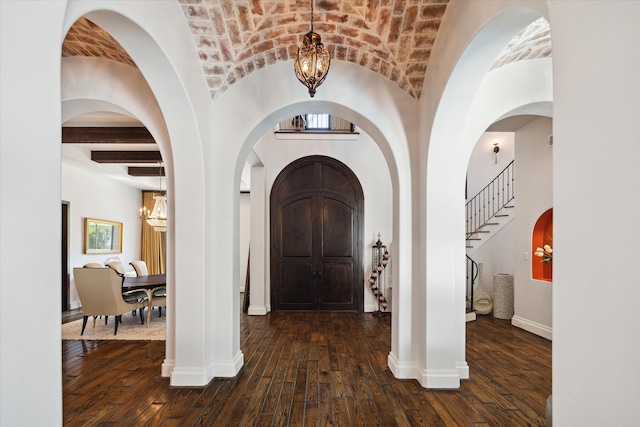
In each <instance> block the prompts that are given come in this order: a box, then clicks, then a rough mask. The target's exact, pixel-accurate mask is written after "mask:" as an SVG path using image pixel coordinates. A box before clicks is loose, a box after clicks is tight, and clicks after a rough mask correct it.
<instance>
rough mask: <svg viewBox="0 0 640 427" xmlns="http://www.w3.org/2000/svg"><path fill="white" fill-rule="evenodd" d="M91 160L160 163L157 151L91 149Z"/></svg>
mask: <svg viewBox="0 0 640 427" xmlns="http://www.w3.org/2000/svg"><path fill="white" fill-rule="evenodd" d="M91 160H93V161H94V162H97V163H161V162H162V155H161V154H160V152H159V151H92V152H91Z"/></svg>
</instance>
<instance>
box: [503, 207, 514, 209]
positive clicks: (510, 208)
mask: <svg viewBox="0 0 640 427" xmlns="http://www.w3.org/2000/svg"><path fill="white" fill-rule="evenodd" d="M503 207H504V208H506V209H513V208H515V206H503Z"/></svg>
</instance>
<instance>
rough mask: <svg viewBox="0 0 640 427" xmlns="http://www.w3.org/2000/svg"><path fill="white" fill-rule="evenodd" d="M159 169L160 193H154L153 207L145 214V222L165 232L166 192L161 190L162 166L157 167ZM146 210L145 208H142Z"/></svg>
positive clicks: (156, 229)
mask: <svg viewBox="0 0 640 427" xmlns="http://www.w3.org/2000/svg"><path fill="white" fill-rule="evenodd" d="M158 170H159V171H160V191H161V193H160V194H154V195H153V199H154V200H155V203H154V204H153V209H152V210H151V213H150V214H149V215H147V217H146V221H147V224H149V225H150V226H152V227H153V229H154V230H155V231H160V232H165V231H167V194H166V193H165V192H163V191H162V171H163V168H158ZM143 209H144V210H145V212H146V210H147V208H143Z"/></svg>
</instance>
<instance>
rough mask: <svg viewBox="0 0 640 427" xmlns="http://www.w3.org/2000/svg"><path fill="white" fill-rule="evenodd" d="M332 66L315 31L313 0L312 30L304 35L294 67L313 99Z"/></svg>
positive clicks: (327, 53) (329, 57)
mask: <svg viewBox="0 0 640 427" xmlns="http://www.w3.org/2000/svg"><path fill="white" fill-rule="evenodd" d="M330 64H331V56H330V55H329V52H328V51H327V49H326V48H325V47H324V44H322V40H321V38H320V35H319V34H318V33H315V32H314V31H313V0H311V30H310V31H309V32H308V33H307V34H305V35H304V38H303V39H302V46H299V47H298V53H297V54H296V58H295V61H294V64H293V65H294V70H295V72H296V77H297V78H298V80H300V82H301V83H302V84H303V85H305V86H306V87H307V88H309V95H311V97H312V98H313V96H314V95H315V94H316V88H317V87H318V86H320V85H321V84H322V82H324V79H325V78H327V73H329V65H330Z"/></svg>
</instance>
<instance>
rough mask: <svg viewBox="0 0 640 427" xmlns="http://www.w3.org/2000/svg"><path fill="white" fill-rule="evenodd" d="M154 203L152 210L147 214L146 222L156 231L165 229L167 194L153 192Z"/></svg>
mask: <svg viewBox="0 0 640 427" xmlns="http://www.w3.org/2000/svg"><path fill="white" fill-rule="evenodd" d="M153 198H154V199H155V204H154V205H153V210H152V211H151V213H150V214H149V216H147V224H149V225H150V226H152V227H153V229H154V230H156V231H161V232H164V231H167V195H166V194H154V195H153Z"/></svg>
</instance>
